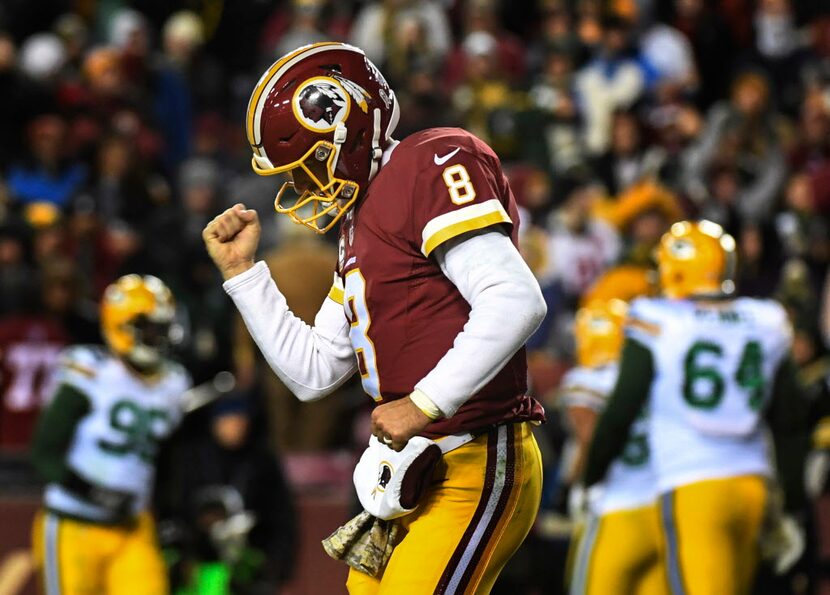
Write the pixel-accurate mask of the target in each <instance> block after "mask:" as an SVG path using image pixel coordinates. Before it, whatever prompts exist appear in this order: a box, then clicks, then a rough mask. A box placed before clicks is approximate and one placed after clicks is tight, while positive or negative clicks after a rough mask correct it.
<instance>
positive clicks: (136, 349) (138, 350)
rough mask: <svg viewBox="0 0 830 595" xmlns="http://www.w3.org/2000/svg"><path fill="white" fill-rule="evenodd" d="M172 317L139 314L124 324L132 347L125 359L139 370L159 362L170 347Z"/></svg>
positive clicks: (146, 369) (153, 366)
mask: <svg viewBox="0 0 830 595" xmlns="http://www.w3.org/2000/svg"><path fill="white" fill-rule="evenodd" d="M171 323H172V317H170V318H168V317H167V316H160V317H155V320H154V319H153V318H151V317H149V316H144V315H142V316H139V317H138V318H136V319H135V320H134V321H133V322H132V323H129V324H128V325H126V326H127V327H128V329H127V332H129V333H130V335H132V339H133V341H132V343H133V345H132V347H131V348H130V350H129V351H128V352H127V353H126V354H125V356H124V357H125V359H126V360H127V361H128V362H130V365H132V366H133V367H135V368H136V369H138V370H139V371H142V372H143V371H151V370H154V369H156V368H157V367H158V366H159V364H161V362H162V359H163V358H164V356H165V355H166V354H167V353H168V351H169V349H170V343H171V341H170V336H171V332H170V331H171Z"/></svg>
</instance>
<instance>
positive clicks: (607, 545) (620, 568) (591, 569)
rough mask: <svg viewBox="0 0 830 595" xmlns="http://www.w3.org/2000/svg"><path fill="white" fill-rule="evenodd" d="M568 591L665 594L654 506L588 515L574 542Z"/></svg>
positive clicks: (599, 594)
mask: <svg viewBox="0 0 830 595" xmlns="http://www.w3.org/2000/svg"><path fill="white" fill-rule="evenodd" d="M570 593H571V595H603V594H607V593H620V594H632V595H633V594H636V595H666V594H667V593H668V585H667V582H666V577H665V573H664V572H663V570H662V563H661V559H660V544H659V525H658V514H657V507H656V506H645V507H643V508H637V509H632V510H622V511H617V512H611V513H608V514H605V515H603V516H601V517H599V518H596V517H595V518H592V519H591V520H590V521H589V523H588V526H587V527H586V530H585V532H584V534H583V536H582V538H581V539H580V541H579V544H578V545H577V553H576V561H575V565H574V576H573V578H572V580H571V586H570Z"/></svg>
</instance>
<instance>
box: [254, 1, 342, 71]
mask: <svg viewBox="0 0 830 595" xmlns="http://www.w3.org/2000/svg"><path fill="white" fill-rule="evenodd" d="M324 4H325V0H293V1H292V3H291V24H290V26H289V28H288V30H287V31H285V32H284V33H283V34H282V36H280V40H279V42H278V43H277V45H276V47H275V48H273V50H272V51H269V52H267V55H266V56H265V59H266V61H268V62H269V63H271V62H273V61H274V59H275V58H276V57H277V56H284V55H285V54H287V53H288V52H290V51H291V50H293V49H295V48H298V47H301V46H304V45H309V44H311V43H319V42H321V41H327V40H328V39H329V36H328V35H326V34H325V33H324V32H323V31H322V29H321V27H320V17H321V12H322V10H323V7H324ZM270 49H271V48H269V50H270Z"/></svg>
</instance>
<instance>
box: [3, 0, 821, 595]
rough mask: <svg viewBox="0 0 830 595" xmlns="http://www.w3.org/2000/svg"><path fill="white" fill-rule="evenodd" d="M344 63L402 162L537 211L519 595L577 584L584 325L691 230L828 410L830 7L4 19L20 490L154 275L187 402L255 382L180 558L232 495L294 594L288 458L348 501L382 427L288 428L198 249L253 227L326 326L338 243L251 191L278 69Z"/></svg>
mask: <svg viewBox="0 0 830 595" xmlns="http://www.w3.org/2000/svg"><path fill="white" fill-rule="evenodd" d="M327 39H337V40H346V41H349V42H351V43H353V44H355V45H357V46H359V47H361V48H363V49H364V50H365V51H366V53H367V55H368V56H369V57H370V58H371V59H372V60H373V61H374V62H375V63H376V64H378V66H379V67H380V68H381V69H382V70H383V72H384V73H385V74H386V76H387V78H388V79H389V82H390V85H391V86H392V87H393V88H394V89H395V91H396V93H397V95H398V98H399V100H400V103H401V122H400V125H399V127H398V137H399V138H402V137H404V136H406V135H407V134H409V133H411V132H414V131H416V130H420V129H423V128H428V127H433V126H447V125H453V126H461V127H463V128H466V129H467V130H469V131H471V132H473V133H475V134H476V135H478V136H480V137H481V138H483V139H484V140H485V141H487V142H488V143H489V144H490V145H491V146H492V147H493V148H494V149H495V150H496V152H497V153H498V154H499V156H500V157H501V159H502V162H503V164H504V167H505V171H506V173H507V175H508V177H509V179H510V182H511V185H512V188H513V191H514V193H515V195H516V198H517V199H518V201H519V203H520V205H521V206H522V208H523V211H524V212H523V220H522V238H523V239H522V244H523V246H522V247H523V250H524V254H525V256H526V258H527V260H528V262H529V263H530V265H531V268H532V269H533V271H534V272H535V274H536V275H537V277H538V279H539V282H540V284H541V286H542V287H543V291H544V294H545V297H546V299H547V300H548V304H549V316H548V319H547V320H546V321H545V323H544V324H543V327H542V328H541V329H540V330H539V332H538V333H537V334H536V335H535V336H534V338H533V339H532V342H531V344H530V348H531V349H530V368H531V381H532V385H533V387H534V391H535V392H536V394H537V395H538V396H540V397H541V398H542V399H544V401H545V403H546V406H547V408H548V417H549V423H548V424H547V426H546V427H545V428H543V430H542V432H541V434H540V437H541V438H543V449H544V454H545V462H546V472H547V478H546V483H547V488H546V492H545V501H544V503H543V507H545V510H546V512H543V514H542V515H540V520H539V523H538V527H537V529H538V530H537V531H535V532H534V535H533V536H532V537H531V539H530V540H529V542H528V547H527V548H526V549H527V551H525V552H523V553H522V554H521V555H520V556H518V557H517V559H516V560H515V563H514V564H513V567H512V568H509V569H508V571H507V572H506V573H505V576H504V578H503V579H502V584H503V585H504V587H503V588H510V589H512V591H513V592H515V593H524V592H528V593H529V592H535V591H533V589H539V590H541V589H544V592H546V593H554V592H557V591H556V589H558V588H559V587H558V586H554V585H559V584H560V582H561V581H560V577H559V575H558V573H559V572H560V571H561V570H560V569H561V567H562V566H564V552H565V545H564V544H565V533H566V532H565V531H564V530H563V529H562V523H561V522H560V518H559V516H558V515H557V513H558V512H559V511H558V508H560V507H561V500H562V498H561V497H560V495H559V493H558V486H557V473H556V471H557V461H558V453H559V449H560V448H561V445H562V441H563V438H562V428H561V424H560V423H559V421H558V416H557V413H556V388H557V382H558V379H559V378H560V377H561V374H562V373H563V372H564V371H565V370H566V369H567V368H568V366H569V365H570V362H571V361H572V357H573V354H572V351H573V345H572V338H571V332H570V328H571V325H572V319H573V313H574V311H575V309H576V307H577V306H578V305H579V303H580V300H581V299H583V298H584V296H585V294H586V292H589V291H601V290H602V289H601V287H602V285H603V283H606V284H607V283H610V284H615V283H616V284H622V286H626V285H627V284H629V283H636V282H637V281H636V280H637V279H642V278H646V279H647V276H645V277H644V276H643V275H642V274H640V273H642V272H643V271H648V270H649V269H650V267H651V266H652V260H651V258H652V257H651V252H652V249H653V247H654V246H655V244H656V242H657V240H658V239H659V238H660V236H661V234H662V233H663V232H664V231H666V229H667V228H668V226H669V225H670V224H671V223H672V222H673V221H676V220H678V219H681V218H684V217H706V218H708V219H711V220H713V221H716V222H718V223H720V224H722V225H723V226H724V228H725V229H726V230H727V231H729V232H730V233H731V234H733V235H734V236H735V238H736V240H737V241H738V250H739V257H740V260H739V272H738V291H739V293H741V294H744V295H751V296H765V297H775V298H777V299H779V300H781V301H782V302H783V303H784V304H785V305H786V306H787V308H788V310H789V311H790V312H791V315H792V319H793V321H794V325H795V328H796V340H795V347H794V355H795V359H796V361H797V363H798V365H799V366H800V369H801V373H802V380H803V382H804V384H805V386H806V387H807V390H809V391H811V394H813V395H815V399H816V400H817V401H820V400H821V399H830V397H828V395H827V389H826V387H825V382H826V378H827V375H828V373H830V359H829V358H828V355H827V351H826V344H827V341H828V340H830V279H828V277H827V264H828V258H830V233H828V230H829V228H828V226H829V225H830V220H828V215H829V214H830V6H828V4H827V2H823V1H822V0H803V1H796V0H721V1H718V2H710V1H707V0H672V1H658V0H610V1H608V2H601V1H600V0H536V1H535V2H533V1H531V0H512V1H510V2H506V1H503V0H501V1H500V0H382V1H371V0H367V1H363V2H361V1H359V0H352V1H340V0H338V1H333V0H332V1H328V0H294V2H266V1H260V0H234V1H233V2H230V1H227V2H222V1H221V0H213V1H203V2H197V1H195V0H194V1H187V0H180V1H178V2H175V1H174V2H161V1H158V0H147V1H143V2H133V3H130V2H125V1H119V0H99V1H95V0H74V1H73V0H64V1H58V0H53V1H47V2H23V1H20V0H3V1H2V2H0V287H2V292H0V366H2V377H0V391H2V396H1V397H0V452H2V455H3V456H2V465H0V478H2V480H0V485H3V486H4V489H6V490H7V491H9V490H12V489H13V486H14V485H20V484H23V483H25V481H26V472H25V465H24V464H23V463H22V461H23V460H24V459H25V453H26V448H27V444H28V441H29V439H30V437H31V432H32V428H33V423H34V420H35V419H36V417H37V414H38V411H39V409H40V407H41V405H42V403H43V402H44V399H45V398H47V397H48V395H49V390H50V384H49V374H50V369H51V367H52V366H53V364H54V362H55V358H56V356H57V353H58V351H59V350H60V348H61V347H62V346H64V345H66V344H71V343H89V342H93V343H95V342H100V337H99V329H98V321H97V316H98V312H97V303H98V300H99V299H100V296H101V292H102V291H103V288H104V287H106V285H107V284H109V283H111V282H112V281H113V280H114V279H115V278H117V277H118V276H119V275H121V274H124V273H132V272H138V273H151V274H154V275H157V276H159V277H160V278H161V279H163V280H164V281H165V282H166V283H167V284H168V285H169V286H170V287H171V289H172V290H173V292H174V294H175V296H176V299H177V304H178V306H177V308H178V317H177V320H178V323H177V330H178V339H179V341H178V343H177V344H176V346H175V349H176V356H177V358H178V359H179V360H180V361H181V362H182V363H184V364H185V365H186V367H187V368H188V370H189V371H190V372H191V374H192V375H193V377H194V380H195V382H196V383H201V382H205V381H208V380H210V379H211V378H213V377H214V376H215V375H216V374H217V373H218V372H220V371H223V370H230V371H232V372H233V373H234V374H235V376H236V379H237V388H236V389H235V392H234V393H233V396H232V398H230V399H226V400H223V401H222V403H221V404H219V405H215V406H212V407H210V408H207V410H206V411H202V412H200V413H197V414H194V415H193V416H191V417H192V419H191V420H189V422H188V423H187V424H186V426H185V428H184V429H183V431H182V432H181V435H180V436H179V437H178V438H177V439H176V441H175V442H176V443H175V444H174V445H171V452H174V454H172V455H170V456H167V457H165V458H166V463H165V466H166V467H168V468H167V469H162V473H161V481H160V486H159V488H160V489H159V491H160V497H159V502H160V504H159V507H160V511H161V516H162V518H166V519H167V520H168V521H169V522H168V523H166V524H164V523H163V524H162V526H163V527H166V529H165V531H166V534H165V538H166V539H168V540H169V541H168V542H169V543H171V544H176V543H179V541H180V539H179V538H180V536H181V535H182V534H184V533H186V531H185V527H186V526H187V525H188V523H190V524H196V525H198V522H199V519H194V518H191V517H193V516H194V515H193V514H191V512H192V511H193V510H195V509H196V508H198V506H197V504H199V499H200V498H202V499H205V498H208V499H210V498H213V500H211V501H212V502H213V503H215V502H217V501H221V502H225V503H226V504H227V501H228V495H227V494H219V495H217V494H216V493H212V494H207V495H206V494H205V492H204V490H202V491H200V490H199V489H198V487H199V486H204V485H210V486H215V485H227V486H233V488H234V490H235V492H236V493H237V494H238V495H240V496H241V497H242V503H241V504H239V503H237V504H233V503H232V504H227V505H226V512H227V511H228V510H230V509H232V508H233V506H238V507H241V508H253V509H255V510H256V512H257V518H258V519H259V520H258V522H259V527H258V528H257V529H255V531H254V534H255V537H253V538H252V539H251V542H252V543H254V544H255V546H256V547H257V548H259V551H260V553H264V556H265V557H266V558H267V559H268V560H270V562H269V564H270V570H269V572H270V574H269V577H270V579H269V580H271V581H272V582H271V584H272V585H273V584H276V583H280V582H282V581H284V580H286V579H288V578H289V577H290V576H291V572H292V568H293V562H292V556H293V554H292V552H293V551H294V549H295V546H296V539H295V537H294V536H295V535H296V533H297V528H296V526H295V525H296V523H295V518H294V516H293V514H292V513H291V505H290V499H291V496H290V495H289V492H290V491H291V490H290V489H289V488H287V487H286V486H285V482H284V481H283V480H282V479H281V477H282V472H281V471H280V470H279V469H280V464H279V463H278V459H280V458H281V459H282V460H283V462H282V467H283V468H285V469H286V471H287V476H288V482H289V483H290V484H292V486H293V490H294V491H295V493H302V492H303V490H309V489H323V488H324V487H325V485H326V484H327V482H328V483H332V482H334V481H336V480H337V479H342V478H343V477H345V483H346V484H348V481H349V475H350V469H349V468H348V465H341V466H338V464H337V461H339V460H341V459H338V458H337V457H329V458H327V457H319V458H314V456H313V454H309V453H318V452H320V451H333V450H339V451H345V452H351V451H352V450H353V449H354V448H356V446H355V445H361V446H362V443H363V440H364V438H365V436H366V435H367V431H366V429H365V428H366V419H367V411H368V408H369V406H370V403H369V400H368V399H366V398H365V396H364V395H363V394H362V391H361V389H360V386H359V384H351V385H348V386H347V387H346V388H344V389H342V391H341V392H342V393H343V394H342V395H340V397H333V398H331V399H327V400H325V401H323V402H317V403H311V404H300V403H298V402H296V401H295V400H294V399H293V398H292V397H291V395H290V394H288V392H287V390H286V389H285V388H284V387H282V386H281V385H279V382H278V380H277V379H276V378H275V377H274V376H273V374H271V373H270V372H269V371H268V369H267V366H264V365H262V362H260V361H259V359H258V352H257V350H256V348H255V347H254V345H253V343H252V341H251V340H250V338H249V337H248V336H247V332H246V331H245V329H244V326H243V325H242V324H241V322H240V321H239V320H238V319H237V318H236V317H235V314H234V311H233V309H232V304H231V302H230V300H229V299H227V298H226V296H225V294H224V292H223V291H222V287H221V280H220V278H219V276H218V274H217V272H216V271H215V270H214V268H213V266H212V265H211V263H210V261H209V260H208V257H207V254H206V253H205V251H204V248H203V244H202V240H201V235H200V234H201V231H202V228H203V227H204V225H205V224H206V223H207V222H208V221H209V220H210V219H211V218H212V217H213V216H214V215H215V214H216V213H218V212H219V211H220V210H221V209H224V208H226V207H227V206H230V205H231V204H233V203H234V202H237V201H239V200H244V201H245V202H246V204H247V205H249V206H253V207H254V208H257V209H258V210H259V212H260V214H261V215H262V216H264V217H265V221H266V225H265V230H264V241H263V244H264V245H263V254H262V256H263V258H265V259H266V260H267V261H268V262H269V265H270V268H271V271H272V272H273V274H274V276H275V278H277V279H278V282H279V285H280V288H281V290H282V291H283V293H284V294H285V295H286V296H287V299H288V302H289V304H290V306H291V308H292V310H293V311H294V312H296V313H297V314H298V315H299V316H301V317H302V318H304V319H305V320H307V321H311V320H313V316H314V314H315V313H316V311H317V308H318V306H319V304H320V303H321V302H322V300H323V298H324V296H325V295H326V292H327V290H328V288H329V285H330V282H331V271H332V268H333V265H334V262H335V254H336V250H335V248H334V245H333V244H332V243H331V240H332V238H329V237H325V238H319V237H316V236H315V237H312V234H308V233H305V232H304V231H302V230H301V229H300V228H299V227H298V226H293V224H291V223H290V222H287V221H288V220H287V219H286V222H287V223H283V222H282V221H279V222H274V220H273V219H272V218H271V217H270V216H268V213H269V212H271V210H272V206H271V203H272V200H273V196H274V193H275V189H276V187H277V185H276V181H275V180H273V179H269V178H258V177H257V176H255V175H254V174H253V172H251V169H250V149H249V147H248V146H247V144H246V142H245V138H244V134H243V131H242V126H241V122H242V121H243V117H244V113H245V105H246V102H247V99H248V95H249V93H250V89H252V88H253V85H254V83H255V82H256V78H257V77H258V75H259V73H260V72H262V70H263V69H265V68H266V67H267V66H268V65H269V64H270V63H271V62H273V61H274V60H275V59H276V58H277V57H278V56H280V55H282V54H283V53H285V52H287V51H289V50H291V49H293V48H295V47H297V46H300V45H304V44H307V43H312V42H317V41H323V40H327ZM609 271H611V273H610V276H609ZM598 281H599V286H598V285H597V282H598ZM631 290H632V292H636V291H638V290H637V289H636V288H634V287H632V288H631ZM825 438H826V437H825ZM825 441H826V442H827V444H820V445H819V446H827V447H830V440H828V439H826V440H825ZM347 458H348V457H347ZM332 461H334V462H332ZM343 469H346V471H345V473H344V472H343ZM321 486H323V487H322V488H321ZM230 499H231V500H233V498H230ZM274 502H282V503H284V504H282V505H280V506H274V504H273V503H274ZM201 504H204V502H202V503H201ZM201 504H199V505H201ZM205 506H207V505H205ZM208 508H209V507H208ZM208 508H205V510H207V509H208ZM269 510H279V511H281V512H282V514H281V515H274V514H268V511H269ZM805 514H807V511H805ZM825 522H826V521H825ZM333 528H334V527H332V529H333ZM813 539H814V541H815V542H816V543H817V545H816V546H815V547H813V548H811V552H812V553H811V554H810V556H808V558H810V559H809V560H808V561H807V562H805V564H803V565H802V567H801V569H800V572H801V573H802V575H804V574H806V575H812V576H816V575H818V574H820V572H819V570H820V568H822V567H823V565H826V564H828V563H830V557H827V558H826V559H824V556H830V553H823V548H827V549H829V550H830V546H829V545H828V542H830V534H828V535H826V536H825V537H824V539H822V535H821V534H820V532H818V531H817V532H816V534H815V535H814V537H813ZM177 540H179V541H177ZM822 546H823V547H822ZM193 549H194V551H200V550H199V544H196V545H193ZM200 555H201V553H200ZM205 555H206V556H209V555H211V554H205ZM212 555H217V554H216V553H215V552H214V553H213V554H212ZM321 555H322V554H321ZM551 560H555V561H557V563H556V564H551ZM801 584H803V582H802V583H801ZM508 585H509V587H508ZM782 588H783V587H782ZM765 592H770V591H765ZM782 592H787V591H786V590H784V591H782Z"/></svg>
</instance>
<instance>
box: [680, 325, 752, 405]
mask: <svg viewBox="0 0 830 595" xmlns="http://www.w3.org/2000/svg"><path fill="white" fill-rule="evenodd" d="M703 354H709V355H711V356H713V359H714V360H715V363H714V364H712V365H704V364H702V363H701V362H700V357H701V355H703ZM722 357H723V348H722V347H721V346H720V345H718V344H717V343H712V342H710V341H697V342H696V343H695V344H694V345H692V347H691V348H690V349H689V351H688V352H687V353H686V358H685V360H684V370H685V374H684V379H683V398H684V399H685V400H686V402H687V403H688V404H689V405H691V406H692V407H696V408H698V409H714V408H715V407H717V406H718V405H720V402H721V401H722V400H723V391H724V388H725V385H726V382H725V380H724V374H723V372H722V370H721V369H720V368H719V366H718V363H719V362H718V360H720V358H722ZM762 363H763V352H762V351H761V344H760V343H759V342H758V341H749V342H748V343H747V344H746V345H745V346H744V350H743V353H742V354H741V361H740V363H739V364H738V369H737V370H735V374H734V379H735V382H736V383H737V384H738V386H740V387H741V388H743V389H744V390H746V391H747V394H748V395H749V406H750V407H751V408H752V409H754V410H756V411H757V410H758V409H760V408H761V405H762V404H763V401H764V394H765V388H766V380H765V379H764V374H763V366H762Z"/></svg>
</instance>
